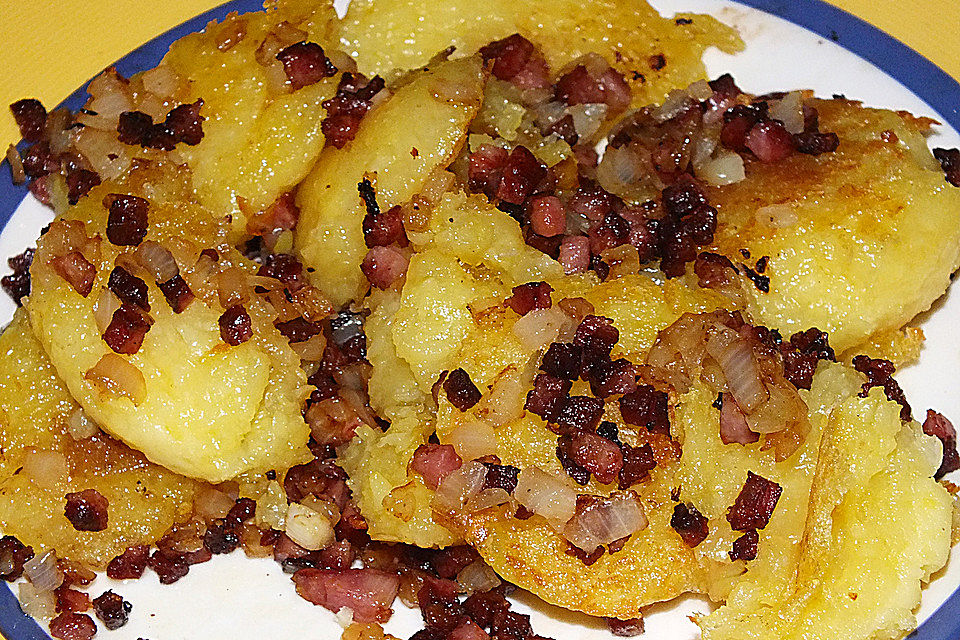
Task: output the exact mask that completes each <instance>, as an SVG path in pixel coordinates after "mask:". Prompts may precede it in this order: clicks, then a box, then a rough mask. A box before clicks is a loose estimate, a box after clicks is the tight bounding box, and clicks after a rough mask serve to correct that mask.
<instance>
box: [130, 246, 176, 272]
mask: <svg viewBox="0 0 960 640" xmlns="http://www.w3.org/2000/svg"><path fill="white" fill-rule="evenodd" d="M134 257H135V258H136V260H137V263H138V264H139V265H140V266H141V267H143V268H144V269H146V270H147V271H149V272H150V275H152V276H153V279H154V280H155V281H157V282H169V281H170V280H172V279H173V278H175V277H176V276H177V275H178V274H179V273H180V268H179V267H178V266H177V261H176V260H174V259H173V254H172V253H170V251H168V250H167V249H166V248H165V247H163V246H162V245H160V244H159V243H157V242H154V241H153V240H145V241H144V242H141V243H140V246H138V247H137V250H136V251H135V252H134Z"/></svg>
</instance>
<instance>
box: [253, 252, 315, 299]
mask: <svg viewBox="0 0 960 640" xmlns="http://www.w3.org/2000/svg"><path fill="white" fill-rule="evenodd" d="M257 275H258V276H266V277H267V278H273V279H274V280H279V281H280V282H282V283H283V284H285V285H287V288H289V289H290V291H292V292H296V291H298V290H300V289H302V288H303V287H304V285H306V282H305V281H304V278H303V265H302V264H301V263H300V262H299V261H298V260H297V259H296V258H295V257H293V256H292V255H290V254H289V253H272V254H270V255H268V256H267V257H266V258H264V261H263V264H261V265H260V268H259V269H258V270H257Z"/></svg>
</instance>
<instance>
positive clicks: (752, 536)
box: [730, 529, 760, 560]
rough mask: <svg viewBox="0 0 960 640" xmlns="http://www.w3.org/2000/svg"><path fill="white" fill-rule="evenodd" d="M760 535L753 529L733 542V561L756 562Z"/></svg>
mask: <svg viewBox="0 0 960 640" xmlns="http://www.w3.org/2000/svg"><path fill="white" fill-rule="evenodd" d="M759 542H760V534H759V533H757V532H756V530H754V529H751V530H750V531H747V532H746V533H745V534H743V535H742V536H740V537H739V538H737V539H736V540H734V541H733V550H732V551H730V559H731V560H754V559H755V558H756V557H757V544H758V543H759Z"/></svg>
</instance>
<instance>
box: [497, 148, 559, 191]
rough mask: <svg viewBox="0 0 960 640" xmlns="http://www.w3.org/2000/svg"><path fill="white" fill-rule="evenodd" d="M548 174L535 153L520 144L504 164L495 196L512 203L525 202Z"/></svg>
mask: <svg viewBox="0 0 960 640" xmlns="http://www.w3.org/2000/svg"><path fill="white" fill-rule="evenodd" d="M546 175H547V167H546V166H545V165H544V164H543V163H542V162H540V161H539V160H537V157H536V156H535V155H533V153H532V152H531V151H530V150H529V149H527V148H526V147H524V146H523V145H518V146H516V147H514V149H513V151H511V152H510V156H509V158H507V161H506V163H505V164H504V166H503V173H502V175H501V178H500V184H499V185H498V186H497V190H496V194H495V197H496V198H497V199H498V200H501V201H503V202H508V203H510V204H517V205H520V204H523V201H524V200H526V199H527V197H528V196H530V195H531V194H532V193H533V191H534V189H535V188H536V186H537V185H538V184H539V183H540V181H541V180H543V178H544V177H545V176H546Z"/></svg>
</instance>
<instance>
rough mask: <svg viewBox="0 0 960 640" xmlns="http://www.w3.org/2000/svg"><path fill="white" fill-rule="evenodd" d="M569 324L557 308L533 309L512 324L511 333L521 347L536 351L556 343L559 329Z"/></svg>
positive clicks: (566, 317)
mask: <svg viewBox="0 0 960 640" xmlns="http://www.w3.org/2000/svg"><path fill="white" fill-rule="evenodd" d="M569 323H570V318H569V317H568V316H567V314H565V313H564V312H563V310H562V309H560V308H559V307H550V308H549V309H535V310H533V311H531V312H529V313H527V314H526V315H524V316H521V318H520V319H519V320H517V321H516V322H515V323H514V325H513V333H514V335H516V336H517V338H519V340H520V345H521V346H523V347H524V348H525V349H527V350H528V351H536V350H538V349H543V348H544V347H546V346H547V345H549V344H550V343H551V342H556V341H557V336H558V335H559V334H560V330H561V328H563V327H564V326H565V325H567V324H569Z"/></svg>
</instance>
